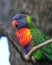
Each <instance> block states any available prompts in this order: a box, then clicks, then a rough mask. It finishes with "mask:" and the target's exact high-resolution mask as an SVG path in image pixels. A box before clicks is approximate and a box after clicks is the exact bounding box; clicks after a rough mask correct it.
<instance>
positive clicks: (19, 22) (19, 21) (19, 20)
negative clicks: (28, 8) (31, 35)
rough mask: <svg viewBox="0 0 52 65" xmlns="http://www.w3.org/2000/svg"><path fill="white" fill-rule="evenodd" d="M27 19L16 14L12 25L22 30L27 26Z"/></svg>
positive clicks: (22, 15)
mask: <svg viewBox="0 0 52 65" xmlns="http://www.w3.org/2000/svg"><path fill="white" fill-rule="evenodd" d="M27 18H28V16H26V15H25V14H16V15H15V16H14V17H13V19H12V25H13V26H15V27H17V28H22V27H25V26H26V25H27Z"/></svg>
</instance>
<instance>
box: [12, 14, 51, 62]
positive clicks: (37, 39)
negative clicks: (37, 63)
mask: <svg viewBox="0 0 52 65" xmlns="http://www.w3.org/2000/svg"><path fill="white" fill-rule="evenodd" d="M12 25H13V26H15V27H16V28H17V31H16V37H17V39H18V41H19V43H20V45H21V46H22V47H23V48H24V50H25V52H26V54H27V53H28V52H29V51H30V50H31V49H33V47H34V46H36V45H38V44H41V43H42V42H44V41H46V40H48V39H49V36H47V35H45V34H44V33H43V32H42V31H40V30H39V29H38V28H37V27H36V26H35V24H34V23H33V21H32V20H31V17H30V16H29V15H28V14H16V15H15V16H13V18H12ZM32 56H33V57H34V58H36V59H37V60H40V59H42V58H47V59H48V60H51V61H52V43H51V44H49V45H47V46H44V47H42V48H40V49H39V50H37V51H36V52H33V53H32Z"/></svg>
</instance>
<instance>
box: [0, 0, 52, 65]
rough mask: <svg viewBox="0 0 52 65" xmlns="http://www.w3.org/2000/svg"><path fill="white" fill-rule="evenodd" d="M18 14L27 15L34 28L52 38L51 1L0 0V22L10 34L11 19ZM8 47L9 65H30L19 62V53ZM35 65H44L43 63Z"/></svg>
mask: <svg viewBox="0 0 52 65" xmlns="http://www.w3.org/2000/svg"><path fill="white" fill-rule="evenodd" d="M18 13H27V14H29V15H30V16H31V18H32V20H33V22H34V24H35V25H36V27H38V28H39V29H40V30H41V31H42V32H44V33H45V34H47V35H48V36H50V38H51V37H52V0H0V20H1V21H2V22H3V23H4V25H5V26H6V29H7V30H8V32H9V33H10V34H11V33H12V31H13V29H12V27H11V21H12V17H13V16H14V15H15V14H18ZM11 29H12V31H11ZM13 37H14V36H13ZM9 47H10V52H11V55H10V62H11V65H30V63H27V62H23V61H22V60H21V58H20V55H19V53H18V52H17V51H16V50H15V48H14V47H13V46H12V45H11V44H9ZM46 64H47V62H46V63H45V65H46ZM36 65H44V63H37V64H36ZM48 65H49V63H48Z"/></svg>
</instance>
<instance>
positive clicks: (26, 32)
mask: <svg viewBox="0 0 52 65" xmlns="http://www.w3.org/2000/svg"><path fill="white" fill-rule="evenodd" d="M16 36H17V38H18V40H19V43H20V45H21V46H22V47H25V46H27V45H28V44H29V42H31V40H32V34H31V32H30V29H29V28H20V29H19V30H17V31H16Z"/></svg>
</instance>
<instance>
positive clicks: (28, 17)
mask: <svg viewBox="0 0 52 65" xmlns="http://www.w3.org/2000/svg"><path fill="white" fill-rule="evenodd" d="M26 19H27V22H28V23H30V21H31V18H30V16H28V15H26Z"/></svg>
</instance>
